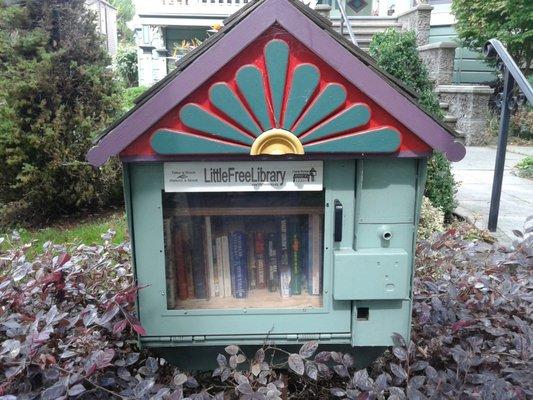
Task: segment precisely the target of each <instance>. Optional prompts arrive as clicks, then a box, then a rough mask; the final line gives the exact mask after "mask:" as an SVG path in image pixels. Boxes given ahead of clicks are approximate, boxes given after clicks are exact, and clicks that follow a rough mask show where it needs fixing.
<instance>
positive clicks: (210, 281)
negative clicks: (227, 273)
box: [205, 217, 215, 297]
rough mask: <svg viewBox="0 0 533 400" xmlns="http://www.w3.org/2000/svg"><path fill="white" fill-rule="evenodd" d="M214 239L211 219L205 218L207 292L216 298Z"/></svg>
mask: <svg viewBox="0 0 533 400" xmlns="http://www.w3.org/2000/svg"><path fill="white" fill-rule="evenodd" d="M212 242H213V239H212V237H211V217H205V248H206V255H205V257H206V259H207V260H206V261H207V289H208V290H207V292H208V293H209V297H215V279H214V277H215V271H214V268H215V266H214V265H213V245H212Z"/></svg>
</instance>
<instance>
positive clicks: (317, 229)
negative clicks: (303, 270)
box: [308, 214, 322, 296]
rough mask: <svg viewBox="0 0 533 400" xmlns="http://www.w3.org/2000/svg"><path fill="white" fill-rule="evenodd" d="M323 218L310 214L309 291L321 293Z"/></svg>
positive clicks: (312, 293) (313, 293)
mask: <svg viewBox="0 0 533 400" xmlns="http://www.w3.org/2000/svg"><path fill="white" fill-rule="evenodd" d="M321 233H322V218H321V216H320V215H318V214H311V215H309V240H308V243H309V252H308V253H309V278H308V292H309V294H311V295H315V296H316V295H320V293H321V285H322V282H321V274H322V234H321Z"/></svg>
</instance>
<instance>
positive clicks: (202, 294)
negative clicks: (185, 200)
mask: <svg viewBox="0 0 533 400" xmlns="http://www.w3.org/2000/svg"><path fill="white" fill-rule="evenodd" d="M203 225H204V224H203V220H202V218H194V219H193V228H192V249H193V251H192V278H193V283H194V297H195V298H197V299H206V298H207V297H208V292H207V287H206V263H205V261H206V259H205V254H204V227H203Z"/></svg>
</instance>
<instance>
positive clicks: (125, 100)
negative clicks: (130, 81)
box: [121, 86, 147, 112]
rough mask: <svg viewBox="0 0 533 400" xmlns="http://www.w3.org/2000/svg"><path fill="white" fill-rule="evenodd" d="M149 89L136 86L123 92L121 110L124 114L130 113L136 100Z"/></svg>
mask: <svg viewBox="0 0 533 400" xmlns="http://www.w3.org/2000/svg"><path fill="white" fill-rule="evenodd" d="M146 89H147V88H146V87H144V86H134V87H129V88H125V89H124V90H123V91H122V103H121V109H122V111H124V112H127V111H129V110H130V109H131V108H132V107H133V106H134V105H135V102H134V101H135V99H136V98H137V97H139V96H140V95H141V94H142V93H143V92H144V91H145V90H146Z"/></svg>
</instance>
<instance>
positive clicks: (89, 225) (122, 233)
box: [0, 211, 128, 258]
mask: <svg viewBox="0 0 533 400" xmlns="http://www.w3.org/2000/svg"><path fill="white" fill-rule="evenodd" d="M127 227H128V226H127V223H126V216H125V214H124V211H120V212H113V213H107V214H106V215H97V216H91V217H89V218H85V219H82V220H79V219H78V220H75V221H72V220H66V221H62V222H59V223H57V224H54V225H52V226H50V227H47V228H43V229H29V230H28V229H22V228H21V229H17V232H18V234H19V236H20V242H22V243H30V242H32V247H31V248H30V249H29V250H28V253H27V256H28V257H29V258H33V256H34V255H35V254H37V253H38V252H39V251H40V250H41V249H42V246H43V244H44V243H45V242H47V241H51V242H54V243H58V244H67V243H68V244H87V245H90V244H100V243H102V241H103V239H102V234H104V233H106V232H107V231H108V230H109V229H112V230H114V231H115V232H116V235H115V237H114V238H113V243H121V242H123V241H124V240H126V239H127ZM1 236H4V237H6V239H7V240H6V241H5V242H4V245H6V244H7V245H8V246H9V245H10V244H14V243H13V242H12V240H11V239H10V237H11V232H8V233H3V234H0V237H1ZM20 242H19V243H20Z"/></svg>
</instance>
